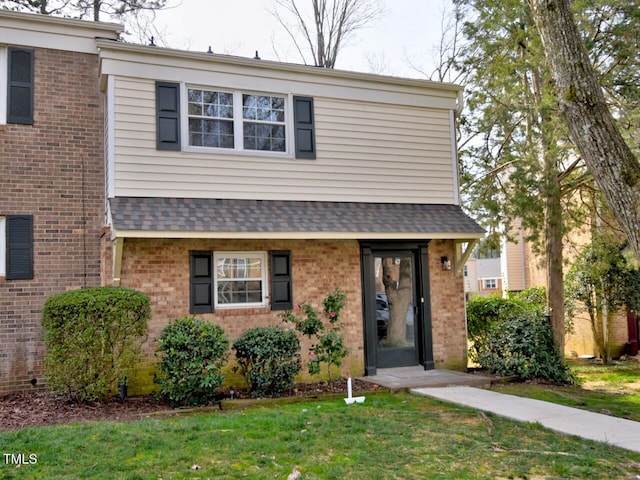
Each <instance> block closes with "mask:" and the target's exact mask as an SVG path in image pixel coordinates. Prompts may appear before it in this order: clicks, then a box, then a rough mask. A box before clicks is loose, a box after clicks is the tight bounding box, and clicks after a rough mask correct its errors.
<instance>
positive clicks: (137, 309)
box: [42, 287, 151, 402]
mask: <svg viewBox="0 0 640 480" xmlns="http://www.w3.org/2000/svg"><path fill="white" fill-rule="evenodd" d="M150 316H151V310H150V306H149V298H148V297H147V296H146V295H145V294H143V293H141V292H137V291H135V290H130V289H126V288H119V287H93V288H83V289H80V290H71V291H68V292H64V293H60V294H58V295H52V296H51V297H49V298H48V299H47V301H46V302H45V304H44V308H43V310H42V328H43V333H44V342H45V346H46V355H45V359H44V367H45V374H46V378H47V385H48V386H49V387H50V388H51V389H53V390H56V391H63V392H66V393H68V394H69V395H71V396H72V397H73V398H74V399H75V400H77V401H83V402H86V401H92V400H100V399H104V398H105V397H107V396H109V395H115V394H116V393H117V388H118V383H119V381H120V380H122V379H123V378H124V377H126V375H127V374H128V371H129V370H130V369H131V368H132V367H133V366H134V365H135V364H136V363H137V362H138V360H139V356H140V345H141V343H142V341H143V338H144V335H145V334H146V333H147V322H148V320H149V318H150Z"/></svg>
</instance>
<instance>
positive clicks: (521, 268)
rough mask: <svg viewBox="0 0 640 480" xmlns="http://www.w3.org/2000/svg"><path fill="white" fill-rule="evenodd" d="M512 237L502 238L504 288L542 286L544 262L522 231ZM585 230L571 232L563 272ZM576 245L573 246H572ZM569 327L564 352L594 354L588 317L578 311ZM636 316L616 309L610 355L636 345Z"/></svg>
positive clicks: (638, 338) (544, 282) (585, 235)
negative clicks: (569, 246)
mask: <svg viewBox="0 0 640 480" xmlns="http://www.w3.org/2000/svg"><path fill="white" fill-rule="evenodd" d="M514 236H515V237H516V239H517V243H516V242H511V241H507V240H506V239H504V240H503V244H502V249H501V258H502V278H503V279H504V285H505V289H507V290H513V291H519V290H524V289H526V288H530V287H536V286H546V285H547V277H546V269H545V267H544V263H543V261H542V259H541V258H540V257H539V256H536V254H535V252H534V251H533V248H532V245H531V243H530V242H527V241H526V240H525V238H524V234H523V231H522V230H521V229H520V230H516V231H515V233H514ZM589 241H590V236H589V234H588V231H585V232H574V233H573V235H572V245H573V248H571V249H569V248H566V249H565V260H567V264H566V268H565V273H566V272H567V271H568V269H569V268H570V266H571V263H570V259H571V258H572V257H574V255H575V254H576V248H578V249H579V248H580V246H581V245H585V244H587V243H589ZM576 245H577V247H576ZM572 320H573V330H572V331H571V332H569V333H567V334H566V336H565V355H567V356H580V355H597V351H598V349H597V347H596V345H595V341H594V335H593V330H592V327H591V320H590V319H589V317H588V315H587V314H586V313H580V314H578V315H576V316H575V317H574V318H573V319H572ZM638 327H639V325H638V319H637V318H636V317H635V316H634V315H633V314H632V313H629V314H627V312H620V313H618V314H616V315H615V317H614V319H613V330H612V333H611V345H612V347H613V349H612V352H613V355H614V356H618V355H620V354H622V353H623V352H624V351H625V349H627V350H629V352H631V349H632V347H631V345H629V344H635V345H636V347H634V349H633V352H634V353H635V348H637V345H638V342H639V341H640V336H639V328H638Z"/></svg>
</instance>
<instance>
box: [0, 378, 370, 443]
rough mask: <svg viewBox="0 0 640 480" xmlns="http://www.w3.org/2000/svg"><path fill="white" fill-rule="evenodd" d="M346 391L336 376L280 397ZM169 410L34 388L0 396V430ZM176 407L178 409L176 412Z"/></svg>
mask: <svg viewBox="0 0 640 480" xmlns="http://www.w3.org/2000/svg"><path fill="white" fill-rule="evenodd" d="M377 388H378V387H377V386H376V385H372V384H371V383H368V382H363V381H361V380H356V379H354V380H352V389H353V394H354V396H355V395H357V394H360V393H361V392H370V391H372V390H376V389H377ZM346 392H347V382H346V380H335V381H334V382H333V387H332V386H331V385H329V384H328V382H316V383H301V384H296V386H295V387H294V388H293V389H291V390H288V391H287V392H285V393H284V394H283V397H301V398H315V397H320V396H323V395H328V394H344V395H345V396H346ZM221 393H223V394H224V395H225V396H227V397H229V396H230V391H229V388H225V389H224V390H222V392H221ZM233 398H234V399H247V398H249V394H248V391H247V389H246V388H235V389H234V392H233ZM169 410H171V407H169V406H168V405H167V404H166V403H165V402H163V401H162V400H159V399H157V398H156V397H155V396H153V395H144V396H136V397H128V398H126V399H125V400H124V401H121V400H120V399H113V400H109V401H105V402H92V403H88V404H81V403H77V402H73V401H71V400H69V398H68V397H67V396H65V395H60V394H56V393H53V392H50V391H48V390H43V389H34V390H31V391H25V392H18V393H12V394H9V395H4V396H0V431H4V430H18V429H21V428H26V427H33V426H43V425H57V424H62V423H70V422H92V421H97V420H112V421H128V420H139V419H141V418H145V417H148V416H149V415H151V414H154V413H159V412H167V411H169ZM179 411H180V410H179V409H177V410H176V413H178V412H179Z"/></svg>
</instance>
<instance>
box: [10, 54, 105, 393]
mask: <svg viewBox="0 0 640 480" xmlns="http://www.w3.org/2000/svg"><path fill="white" fill-rule="evenodd" d="M34 72H35V77H34V82H35V89H34V124H33V125H13V124H8V125H2V126H0V159H1V161H2V170H1V176H0V182H1V183H0V215H11V214H30V215H33V220H34V275H35V276H34V279H33V280H6V279H4V278H0V393H2V392H7V391H13V390H20V389H25V388H32V387H31V384H30V380H31V379H33V378H36V379H37V380H38V385H42V384H43V383H44V379H43V377H42V375H43V373H42V359H43V354H44V351H43V344H42V334H41V329H40V313H41V309H42V305H43V303H44V301H45V299H46V298H47V297H48V296H49V295H51V294H53V293H59V292H62V291H65V290H68V289H71V288H77V287H81V286H85V285H87V286H89V285H97V284H99V282H100V266H99V265H100V240H99V239H100V234H101V230H100V229H101V226H102V224H103V219H104V200H103V198H104V193H103V192H104V180H103V178H104V168H103V132H104V130H103V118H104V113H103V100H102V97H101V95H100V92H99V89H98V83H97V82H98V61H97V56H96V55H88V54H81V53H73V52H62V51H57V50H47V49H35V69H34Z"/></svg>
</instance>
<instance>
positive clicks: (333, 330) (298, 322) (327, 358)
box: [278, 288, 349, 388]
mask: <svg viewBox="0 0 640 480" xmlns="http://www.w3.org/2000/svg"><path fill="white" fill-rule="evenodd" d="M346 301H347V294H346V293H345V292H343V291H342V290H340V289H339V288H336V289H335V290H334V291H333V292H331V293H329V294H327V296H326V297H325V298H324V300H323V301H322V307H323V312H324V315H325V317H326V318H327V321H328V322H329V324H328V325H325V324H324V323H323V322H322V320H320V316H319V315H318V312H317V311H316V309H315V308H314V307H313V306H311V305H309V304H308V303H303V304H301V305H298V308H299V309H300V310H302V312H303V313H304V316H303V317H298V316H296V315H295V314H294V313H293V312H291V311H287V312H285V313H281V314H279V315H278V317H280V318H282V320H283V321H284V322H288V323H293V324H294V325H295V328H296V330H298V331H299V332H300V333H301V334H303V335H306V336H308V337H309V338H313V337H315V341H314V343H313V344H312V345H311V347H310V348H309V356H310V358H309V361H308V362H307V368H308V369H309V374H310V375H319V374H320V371H321V364H323V363H326V364H327V374H328V376H329V383H331V387H332V388H333V382H332V378H331V371H332V369H333V367H334V366H335V367H340V366H341V365H342V360H343V359H344V358H345V357H346V356H347V355H348V354H349V349H348V348H347V347H346V345H345V343H344V336H343V335H342V333H340V331H341V329H342V324H341V323H339V320H340V314H341V312H342V309H343V308H344V306H345V303H346Z"/></svg>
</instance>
